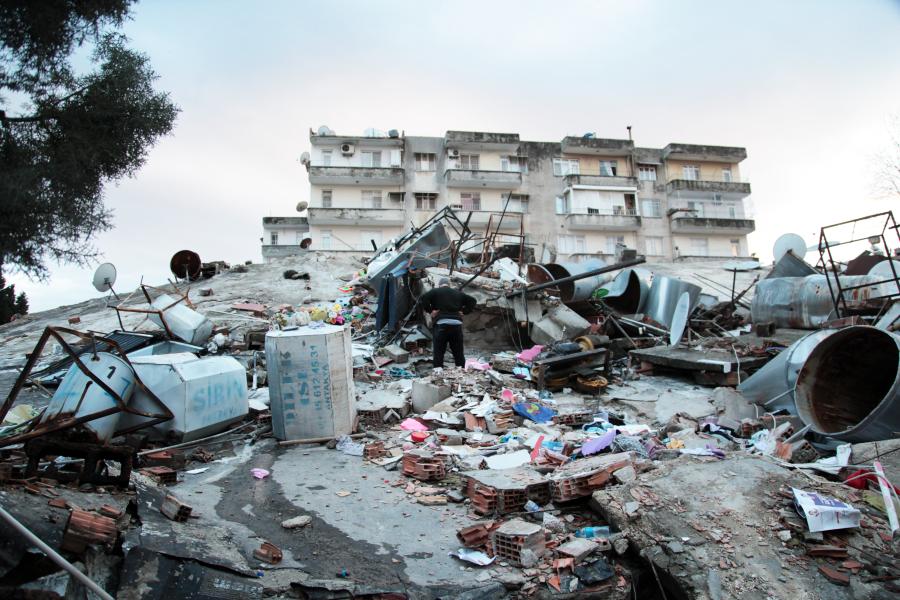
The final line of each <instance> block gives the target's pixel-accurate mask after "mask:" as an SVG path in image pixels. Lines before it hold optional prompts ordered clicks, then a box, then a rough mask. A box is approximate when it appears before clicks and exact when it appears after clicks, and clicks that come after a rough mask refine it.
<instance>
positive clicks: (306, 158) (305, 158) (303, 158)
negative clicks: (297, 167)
mask: <svg viewBox="0 0 900 600" xmlns="http://www.w3.org/2000/svg"><path fill="white" fill-rule="evenodd" d="M300 164H301V165H308V164H309V152H304V153H303V154H301V155H300Z"/></svg>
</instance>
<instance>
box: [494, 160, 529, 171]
mask: <svg viewBox="0 0 900 600" xmlns="http://www.w3.org/2000/svg"><path fill="white" fill-rule="evenodd" d="M500 170H501V171H512V172H513V173H527V172H528V157H526V156H504V157H503V158H501V159H500Z"/></svg>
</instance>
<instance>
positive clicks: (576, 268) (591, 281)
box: [528, 258, 613, 303]
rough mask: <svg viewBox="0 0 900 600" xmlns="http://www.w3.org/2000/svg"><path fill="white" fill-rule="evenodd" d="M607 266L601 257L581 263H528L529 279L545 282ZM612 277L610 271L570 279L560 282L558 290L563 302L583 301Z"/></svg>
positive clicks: (551, 291) (588, 298)
mask: <svg viewBox="0 0 900 600" xmlns="http://www.w3.org/2000/svg"><path fill="white" fill-rule="evenodd" d="M605 266H606V262H604V261H602V260H600V259H599V258H594V259H591V260H588V261H585V262H581V263H547V264H545V265H539V264H531V265H528V279H529V280H530V281H531V283H545V282H547V281H552V280H554V279H562V278H564V277H570V276H572V275H578V274H580V273H587V272H588V271H595V270H597V269H600V268H602V267H605ZM612 277H613V276H612V274H610V273H603V274H601V275H594V276H593V277H585V278H584V279H579V280H578V281H569V282H567V283H563V284H560V285H559V286H558V287H557V288H556V290H557V292H558V293H559V299H560V300H562V301H563V302H567V303H568V302H583V301H584V300H590V298H591V294H592V293H593V292H594V290H596V289H597V288H598V287H600V286H601V285H603V284H604V283H606V282H607V281H610V280H611V279H612ZM547 291H548V292H550V293H553V288H548V289H547Z"/></svg>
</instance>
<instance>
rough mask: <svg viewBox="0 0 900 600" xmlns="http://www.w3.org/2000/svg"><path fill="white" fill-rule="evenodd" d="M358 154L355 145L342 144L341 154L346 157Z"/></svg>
mask: <svg viewBox="0 0 900 600" xmlns="http://www.w3.org/2000/svg"><path fill="white" fill-rule="evenodd" d="M354 152H356V147H355V146H354V145H353V144H341V154H343V155H344V156H350V155H351V154H353V153H354Z"/></svg>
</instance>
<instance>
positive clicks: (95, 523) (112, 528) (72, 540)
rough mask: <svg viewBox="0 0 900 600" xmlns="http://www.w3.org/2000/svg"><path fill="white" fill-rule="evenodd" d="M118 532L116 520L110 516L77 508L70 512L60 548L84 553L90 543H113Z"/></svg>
mask: <svg viewBox="0 0 900 600" xmlns="http://www.w3.org/2000/svg"><path fill="white" fill-rule="evenodd" d="M118 534H119V531H118V529H116V522H115V521H113V520H112V519H110V518H109V517H104V516H102V515H98V514H94V513H92V512H89V511H86V510H80V509H75V510H73V511H72V512H70V513H69V520H68V522H67V523H66V529H65V531H64V532H63V539H62V544H60V548H62V549H63V550H65V551H67V552H76V553H82V552H84V551H85V549H86V548H87V546H88V545H89V544H112V543H113V542H115V541H116V537H117V536H118Z"/></svg>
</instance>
